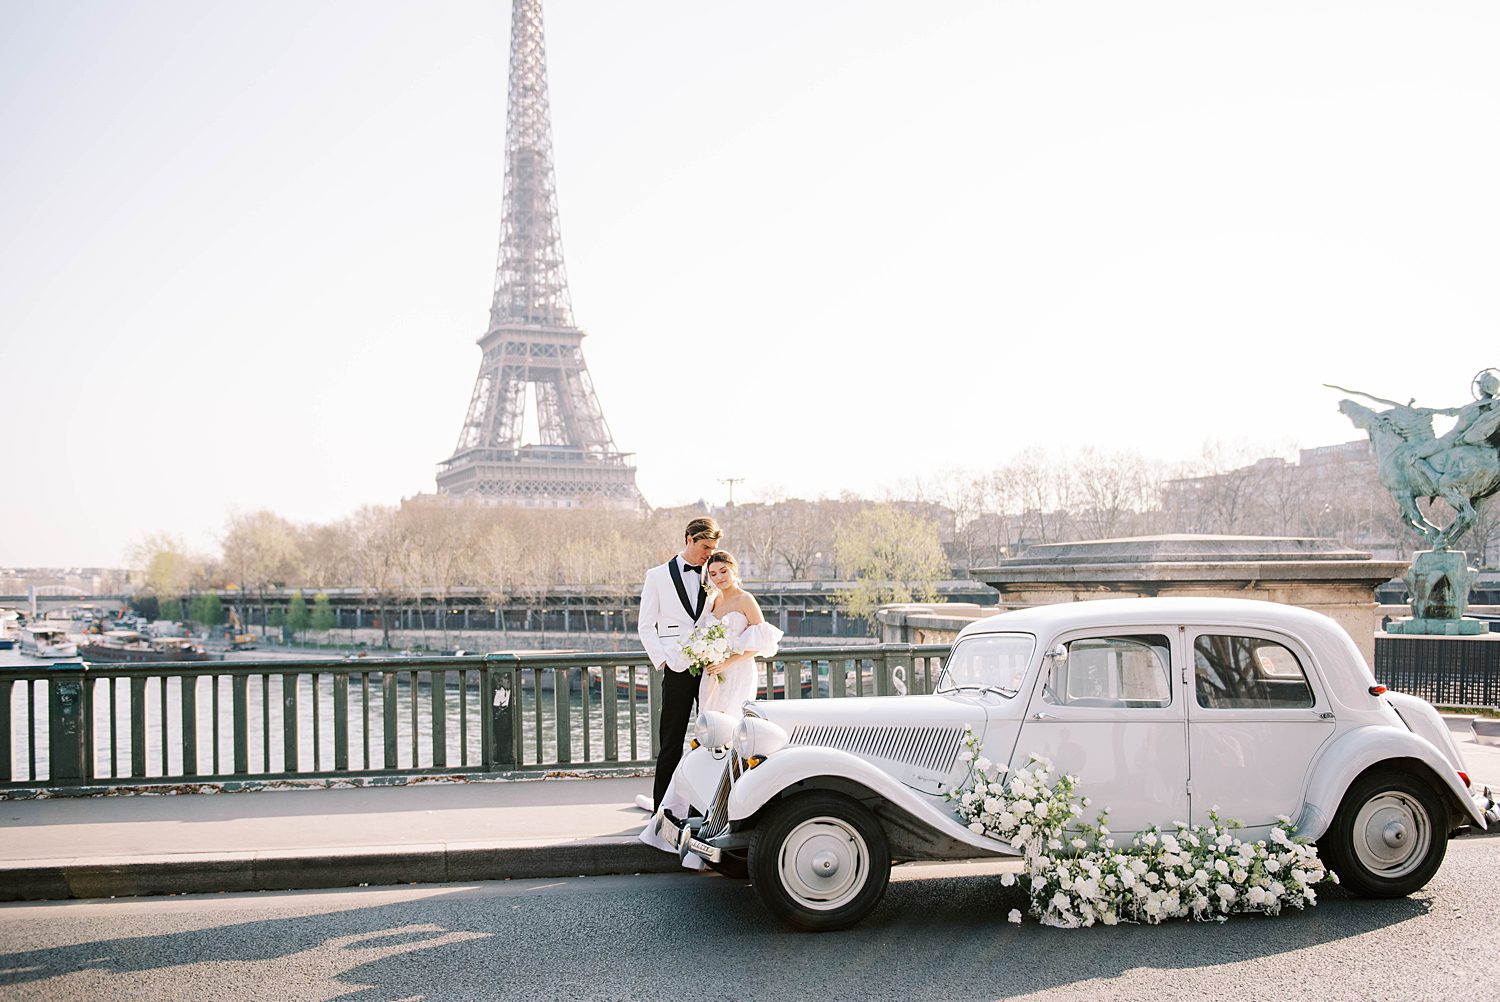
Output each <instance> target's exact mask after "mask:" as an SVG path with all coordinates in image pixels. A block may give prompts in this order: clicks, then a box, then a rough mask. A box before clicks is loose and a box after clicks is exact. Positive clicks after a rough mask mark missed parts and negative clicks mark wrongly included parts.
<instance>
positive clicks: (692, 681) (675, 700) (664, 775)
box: [652, 668, 703, 809]
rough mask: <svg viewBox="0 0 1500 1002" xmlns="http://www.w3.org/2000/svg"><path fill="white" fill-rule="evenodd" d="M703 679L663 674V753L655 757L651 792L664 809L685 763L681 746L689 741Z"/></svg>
mask: <svg viewBox="0 0 1500 1002" xmlns="http://www.w3.org/2000/svg"><path fill="white" fill-rule="evenodd" d="M701 681H703V676H702V675H689V674H688V673H687V672H685V671H672V670H671V669H670V668H668V669H667V670H665V671H663V672H662V680H661V724H660V726H659V728H658V729H657V734H656V736H657V743H658V744H659V745H660V747H661V753H660V754H659V755H657V756H656V788H655V789H654V790H653V791H652V804H653V806H654V807H656V808H657V809H660V808H661V798H662V797H663V796H664V795H665V794H666V792H667V784H668V783H670V782H671V781H672V773H674V772H676V771H677V763H678V762H681V761H682V742H683V739H684V738H686V737H687V727H688V721H689V720H691V719H692V716H693V704H694V703H695V702H697V701H698V683H699V682H701Z"/></svg>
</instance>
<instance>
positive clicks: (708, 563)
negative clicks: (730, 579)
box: [703, 550, 740, 584]
mask: <svg viewBox="0 0 1500 1002" xmlns="http://www.w3.org/2000/svg"><path fill="white" fill-rule="evenodd" d="M714 564H727V565H728V566H729V573H730V574H732V575H734V583H735V584H739V583H740V562H739V561H738V560H736V559H734V554H733V553H730V552H729V551H728V550H715V551H714V552H713V553H711V554H709V556H708V559H707V560H705V561H704V562H703V575H704V577H705V578H706V577H707V576H708V569H709V568H710V567H712V566H713V565H714Z"/></svg>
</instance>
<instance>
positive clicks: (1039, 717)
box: [1031, 710, 1057, 720]
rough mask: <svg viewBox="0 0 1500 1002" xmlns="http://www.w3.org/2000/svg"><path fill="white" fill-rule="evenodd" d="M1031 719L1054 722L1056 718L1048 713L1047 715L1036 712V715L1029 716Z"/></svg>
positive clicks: (1041, 711) (1039, 711)
mask: <svg viewBox="0 0 1500 1002" xmlns="http://www.w3.org/2000/svg"><path fill="white" fill-rule="evenodd" d="M1031 719H1032V720H1056V719H1057V717H1055V716H1053V715H1052V714H1050V713H1047V712H1046V711H1044V710H1038V711H1037V712H1036V713H1033V714H1032V715H1031Z"/></svg>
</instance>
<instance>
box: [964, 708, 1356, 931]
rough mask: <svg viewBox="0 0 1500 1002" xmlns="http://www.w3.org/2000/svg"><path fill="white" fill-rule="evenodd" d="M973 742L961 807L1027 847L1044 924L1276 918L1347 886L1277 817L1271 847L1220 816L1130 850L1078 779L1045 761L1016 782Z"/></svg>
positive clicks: (1029, 882) (1033, 761) (1030, 889)
mask: <svg viewBox="0 0 1500 1002" xmlns="http://www.w3.org/2000/svg"><path fill="white" fill-rule="evenodd" d="M965 744H966V745H967V748H966V750H965V751H963V752H962V753H961V754H962V756H963V757H964V758H965V759H966V760H967V761H969V762H970V769H969V777H968V779H967V780H966V781H965V782H964V783H963V784H962V785H961V786H960V787H959V788H958V789H957V790H954V791H953V792H952V793H950V794H949V795H948V796H949V799H950V800H952V801H954V802H955V804H956V810H957V812H958V815H959V817H961V818H963V819H964V820H965V821H967V822H968V823H969V829H970V830H971V831H973V832H975V833H976V834H980V835H987V836H989V837H991V838H996V839H1000V840H1001V841H1004V842H1009V843H1010V844H1011V845H1012V846H1013V847H1014V848H1016V849H1018V850H1020V851H1021V853H1022V860H1023V864H1024V867H1023V872H1022V877H1021V881H1022V887H1023V889H1024V890H1025V891H1026V892H1027V895H1028V896H1029V898H1030V901H1031V905H1030V911H1031V914H1032V915H1033V916H1035V917H1036V918H1037V919H1039V920H1040V921H1041V922H1042V924H1043V925H1050V926H1058V927H1061V928H1068V929H1072V928H1077V927H1079V926H1091V925H1093V924H1095V923H1096V922H1098V923H1101V924H1103V925H1116V924H1118V923H1120V922H1146V923H1148V924H1151V925H1155V924H1157V923H1159V922H1162V921H1164V920H1166V919H1170V918H1192V919H1196V920H1198V921H1200V922H1208V921H1217V922H1223V921H1225V920H1226V919H1227V918H1228V916H1229V915H1230V914H1232V913H1235V912H1262V913H1264V914H1267V915H1275V914H1276V913H1277V912H1279V911H1281V909H1282V907H1283V906H1290V907H1293V908H1303V907H1305V906H1307V905H1310V904H1313V903H1315V902H1316V901H1317V893H1316V892H1315V891H1314V890H1313V885H1315V884H1318V883H1320V882H1322V881H1325V880H1330V881H1333V882H1335V883H1336V882H1337V881H1338V876H1337V875H1336V874H1333V873H1331V872H1329V871H1328V870H1327V869H1326V868H1325V867H1324V865H1323V862H1322V861H1321V860H1320V859H1319V858H1318V851H1317V849H1316V848H1315V847H1314V846H1313V845H1312V844H1311V843H1310V842H1308V841H1307V840H1306V839H1299V838H1296V837H1295V836H1294V834H1293V833H1294V832H1295V830H1296V829H1295V827H1294V826H1293V824H1292V821H1291V819H1290V818H1287V817H1280V818H1278V819H1277V824H1276V827H1275V828H1273V829H1271V833H1270V836H1269V839H1262V840H1260V841H1257V842H1245V841H1242V840H1241V839H1238V838H1235V837H1234V835H1233V834H1231V833H1232V832H1233V831H1234V830H1235V829H1237V828H1239V827H1241V825H1240V823H1239V822H1238V821H1224V820H1223V819H1221V818H1220V817H1219V813H1218V809H1217V808H1214V809H1213V810H1211V811H1210V812H1209V815H1208V818H1209V823H1208V824H1206V825H1203V824H1199V825H1191V826H1189V825H1188V824H1187V823H1186V822H1182V821H1179V822H1177V823H1176V825H1175V829H1176V830H1175V831H1171V832H1164V831H1162V830H1160V829H1158V828H1152V829H1150V830H1148V831H1144V832H1141V833H1140V834H1138V835H1136V837H1135V839H1134V840H1133V842H1132V844H1131V846H1130V847H1129V848H1126V849H1118V848H1116V847H1115V840H1114V839H1113V838H1112V837H1111V836H1110V830H1109V826H1108V821H1109V810H1108V809H1104V810H1101V811H1100V812H1099V813H1098V815H1097V818H1096V820H1095V821H1094V823H1093V824H1088V823H1086V822H1083V821H1082V820H1081V817H1080V816H1081V815H1082V813H1083V810H1082V809H1083V808H1084V807H1087V806H1089V799H1088V798H1087V797H1084V798H1082V799H1081V800H1080V799H1078V798H1076V797H1075V796H1074V790H1075V789H1076V787H1077V785H1078V780H1077V779H1076V778H1075V777H1073V776H1068V775H1063V776H1061V777H1060V778H1058V779H1056V780H1053V778H1052V764H1051V763H1050V762H1048V761H1047V760H1046V759H1044V758H1042V757H1041V756H1038V755H1032V756H1031V758H1030V760H1029V761H1028V762H1027V764H1026V766H1025V767H1024V768H1020V769H1016V770H1015V771H1014V772H1011V773H1009V775H1007V770H1006V767H1005V766H1004V765H1000V766H994V765H992V764H991V763H990V762H989V761H988V760H987V759H985V758H984V757H982V756H981V755H980V754H979V742H978V739H977V738H976V737H975V736H974V734H973V732H972V730H971V731H970V732H969V735H968V737H967V738H966V739H965ZM1075 819H1078V820H1075ZM1001 882H1002V884H1004V885H1005V886H1007V887H1009V886H1012V885H1013V884H1014V883H1015V882H1016V879H1015V878H1014V877H1013V876H1012V875H1011V874H1009V873H1007V874H1005V875H1004V876H1003V877H1002V878H1001ZM1010 920H1011V921H1012V922H1019V921H1020V913H1019V912H1017V911H1013V912H1012V913H1011V915H1010Z"/></svg>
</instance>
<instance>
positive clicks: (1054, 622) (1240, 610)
mask: <svg viewBox="0 0 1500 1002" xmlns="http://www.w3.org/2000/svg"><path fill="white" fill-rule="evenodd" d="M1106 622H1108V623H1110V624H1117V625H1121V626H1130V625H1136V624H1139V625H1148V624H1157V625H1160V624H1162V623H1172V624H1176V623H1183V624H1197V623H1240V624H1243V625H1245V626H1266V627H1280V628H1287V627H1299V628H1306V627H1309V626H1318V625H1321V624H1325V623H1326V624H1329V625H1333V626H1337V624H1335V623H1334V622H1333V621H1332V620H1331V619H1329V618H1328V617H1327V616H1324V615H1322V614H1321V613H1316V612H1312V611H1311V610H1308V609H1303V608H1301V607H1300V606H1294V605H1282V604H1280V603H1279V602H1259V601H1255V600H1253V599H1244V598H1104V599H1088V600H1084V601H1078V602H1059V603H1057V604H1055V605H1035V606H1031V607H1029V608H1025V609H1012V610H1010V611H1009V612H1002V613H1000V614H998V615H995V616H990V617H988V618H986V619H981V620H979V621H977V622H975V623H971V624H970V625H968V626H966V627H964V631H963V632H965V633H996V632H1010V631H1016V630H1020V631H1023V632H1027V633H1030V632H1035V631H1036V630H1041V631H1043V632H1051V633H1055V632H1058V631H1060V630H1068V629H1073V628H1075V627H1089V626H1098V625H1103V624H1104V623H1106Z"/></svg>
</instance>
